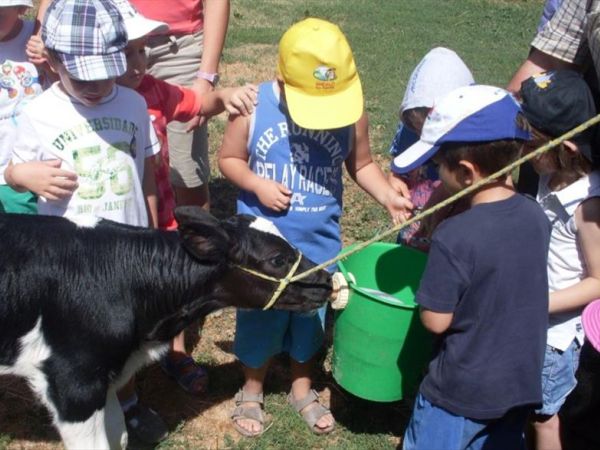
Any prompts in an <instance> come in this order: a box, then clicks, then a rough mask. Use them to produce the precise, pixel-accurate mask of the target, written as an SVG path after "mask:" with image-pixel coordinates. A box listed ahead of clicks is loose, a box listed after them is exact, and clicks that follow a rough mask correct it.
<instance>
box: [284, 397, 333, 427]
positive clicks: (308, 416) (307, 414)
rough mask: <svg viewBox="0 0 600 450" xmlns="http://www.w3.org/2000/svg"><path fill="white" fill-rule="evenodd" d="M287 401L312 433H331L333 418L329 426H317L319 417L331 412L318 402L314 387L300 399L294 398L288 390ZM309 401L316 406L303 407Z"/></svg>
mask: <svg viewBox="0 0 600 450" xmlns="http://www.w3.org/2000/svg"><path fill="white" fill-rule="evenodd" d="M287 401H288V403H289V404H290V405H292V406H293V407H294V409H295V410H296V412H298V413H299V414H300V416H301V417H302V418H303V419H304V421H305V422H306V423H307V425H308V426H309V427H310V429H311V431H312V432H313V433H315V434H328V433H331V432H332V431H333V429H334V428H335V419H334V422H333V423H332V424H331V426H329V427H327V428H320V427H319V426H317V422H318V421H319V419H320V418H321V417H323V416H324V415H326V414H331V411H329V410H328V409H327V408H325V407H324V406H323V405H322V404H321V403H320V402H319V394H318V393H317V391H315V390H314V389H311V390H310V392H309V393H308V395H307V396H306V397H304V398H303V399H302V400H295V399H294V396H293V395H292V393H291V392H290V393H289V394H288V397H287ZM311 403H316V406H314V407H312V408H310V409H309V410H306V409H305V408H306V407H307V406H308V405H310V404H311Z"/></svg>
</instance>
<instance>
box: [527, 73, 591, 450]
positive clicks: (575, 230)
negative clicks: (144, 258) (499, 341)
mask: <svg viewBox="0 0 600 450" xmlns="http://www.w3.org/2000/svg"><path fill="white" fill-rule="evenodd" d="M521 98H522V101H523V105H522V107H523V113H524V114H525V116H526V117H527V119H528V121H529V122H530V123H531V125H532V127H533V135H534V138H535V139H534V140H533V141H532V142H531V144H530V145H529V147H531V148H532V149H535V148H537V147H539V146H541V145H543V144H546V143H547V142H548V141H550V140H551V139H554V138H556V137H558V136H560V135H562V134H564V133H566V132H567V131H569V130H571V129H572V128H575V127H576V126H577V125H580V124H581V123H583V122H585V121H586V120H588V119H591V118H592V117H594V116H595V115H596V108H595V106H594V99H593V98H592V94H591V92H590V90H589V88H588V86H587V84H586V82H585V81H584V80H583V78H582V77H581V76H580V75H579V74H578V73H576V72H574V71H570V70H560V71H556V72H548V73H542V74H540V75H537V76H535V77H532V78H529V79H527V80H526V81H525V82H523V85H522V87H521ZM592 137H593V129H591V128H590V129H588V130H586V131H584V132H583V133H581V134H579V135H577V136H575V137H574V138H572V139H571V140H568V141H565V142H564V143H563V144H562V145H560V146H559V147H556V148H554V149H552V150H550V151H548V152H546V153H544V154H542V155H540V156H539V157H537V158H535V159H533V160H532V161H531V162H532V166H533V168H534V169H535V171H536V172H537V173H538V174H539V175H540V181H539V186H538V194H537V199H538V202H539V203H540V205H541V206H542V208H543V209H544V212H545V213H546V215H547V216H548V219H550V222H551V223H552V234H551V237H550V250H549V253H548V282H549V288H550V306H549V308H550V309H549V311H550V324H549V328H548V341H547V346H546V358H545V363H544V372H543V374H542V385H543V394H544V404H543V406H542V408H540V409H538V410H536V415H535V416H534V419H533V425H534V429H535V435H536V441H537V449H538V450H542V449H552V450H555V449H558V450H559V449H560V448H561V438H560V427H559V417H558V411H559V410H560V408H561V406H562V405H563V403H564V402H565V399H566V397H567V395H568V394H569V392H571V391H572V390H573V388H574V387H575V385H576V379H575V371H576V369H577V364H578V362H579V352H580V349H581V345H582V344H583V329H582V326H581V311H582V310H583V307H584V306H585V305H586V304H587V303H589V302H591V301H592V300H594V299H596V298H598V297H600V228H599V226H598V224H599V223H600V173H598V172H592V153H591V151H592V150H591V140H592Z"/></svg>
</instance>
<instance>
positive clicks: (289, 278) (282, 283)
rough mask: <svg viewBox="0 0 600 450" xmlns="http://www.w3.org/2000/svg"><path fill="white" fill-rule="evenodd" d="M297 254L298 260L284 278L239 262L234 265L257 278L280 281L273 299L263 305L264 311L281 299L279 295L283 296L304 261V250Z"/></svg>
mask: <svg viewBox="0 0 600 450" xmlns="http://www.w3.org/2000/svg"><path fill="white" fill-rule="evenodd" d="M297 255H298V256H297V257H296V261H294V264H292V267H291V268H290V270H289V272H288V273H287V275H286V276H285V277H284V278H276V277H272V276H270V275H267V274H264V273H261V272H258V271H257V270H253V269H249V268H248V267H244V266H240V265H238V264H236V265H235V266H234V267H236V268H238V269H240V270H243V271H244V272H247V273H249V274H251V275H254V276H255V277H257V278H261V279H263V280H268V281H273V282H274V283H279V285H278V286H277V288H276V289H275V291H274V292H273V295H272V296H271V299H270V300H269V301H268V302H267V304H266V305H265V306H264V307H263V311H266V310H267V309H270V308H272V307H273V305H274V304H275V303H276V302H277V300H279V297H280V296H281V294H282V293H283V291H284V290H285V288H286V287H287V285H288V284H290V283H291V282H292V277H293V276H294V274H295V273H296V270H298V266H299V265H300V261H302V252H301V251H297Z"/></svg>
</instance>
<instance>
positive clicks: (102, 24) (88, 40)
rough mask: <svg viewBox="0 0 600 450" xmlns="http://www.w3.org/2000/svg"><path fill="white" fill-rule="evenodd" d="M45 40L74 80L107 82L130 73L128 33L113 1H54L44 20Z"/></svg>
mask: <svg viewBox="0 0 600 450" xmlns="http://www.w3.org/2000/svg"><path fill="white" fill-rule="evenodd" d="M42 39H43V41H44V45H45V46H46V47H47V48H49V49H51V50H54V51H55V52H56V53H57V54H58V56H59V58H60V60H61V62H62V63H63V64H64V66H65V69H66V70H67V72H69V74H70V75H71V76H72V77H73V78H75V79H78V80H85V81H94V80H108V79H112V78H117V77H119V76H121V75H123V74H124V73H125V71H126V69H127V62H126V58H125V53H124V52H123V49H124V48H125V46H126V45H127V32H126V30H125V25H124V24H123V18H122V17H121V14H120V13H119V11H118V9H117V8H116V7H115V6H114V5H113V4H112V2H111V1H110V0H55V1H53V2H52V3H51V4H50V6H49V7H48V10H47V11H46V15H45V17H44V23H43V25H42Z"/></svg>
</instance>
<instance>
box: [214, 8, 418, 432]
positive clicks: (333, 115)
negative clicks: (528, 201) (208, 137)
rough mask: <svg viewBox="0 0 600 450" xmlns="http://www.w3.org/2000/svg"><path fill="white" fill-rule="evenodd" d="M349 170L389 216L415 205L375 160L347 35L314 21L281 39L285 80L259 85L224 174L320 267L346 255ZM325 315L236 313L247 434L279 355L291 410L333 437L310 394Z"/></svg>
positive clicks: (257, 426)
mask: <svg viewBox="0 0 600 450" xmlns="http://www.w3.org/2000/svg"><path fill="white" fill-rule="evenodd" d="M343 163H345V165H346V168H347V169H348V172H349V173H350V176H351V177H352V178H353V179H354V180H355V181H356V182H357V184H358V185H359V186H361V187H362V188H363V189H364V190H365V191H367V192H368V193H369V194H371V195H372V196H373V197H374V198H375V199H376V200H377V201H378V202H379V203H380V204H382V205H384V206H385V207H386V208H387V209H388V211H389V212H390V213H391V215H392V217H394V218H396V219H397V220H400V219H402V218H405V217H406V216H407V215H408V212H407V207H410V202H409V201H408V200H406V199H404V198H402V197H401V196H400V195H399V194H397V193H396V192H395V191H394V189H392V187H391V186H390V185H389V184H388V183H387V181H386V179H385V176H384V175H383V173H382V172H381V170H380V169H379V167H378V166H377V165H376V164H375V163H374V162H373V161H372V159H371V155H370V149H369V143H368V133H367V119H366V116H365V115H364V113H363V97H362V88H361V84H360V80H359V77H358V73H357V72H356V67H355V64H354V60H353V57H352V51H351V49H350V47H349V45H348V42H347V41H346V38H345V37H344V35H343V34H342V32H341V31H340V29H339V28H338V27H337V26H335V25H334V24H332V23H329V22H326V21H324V20H320V19H314V18H309V19H306V20H303V21H301V22H298V23H297V24H295V25H293V26H292V27H291V28H290V29H288V30H287V31H286V32H285V34H284V35H283V37H282V39H281V41H280V43H279V65H278V79H277V81H269V82H266V83H263V84H261V85H260V86H259V93H258V106H257V108H256V110H255V112H254V114H253V115H252V117H251V118H250V119H249V118H246V117H243V116H237V117H235V118H233V119H231V120H230V121H229V123H228V125H227V128H226V129H225V135H224V138H223V144H222V146H221V149H220V152H219V167H220V169H221V171H222V172H223V174H224V175H225V176H226V177H227V178H228V179H230V180H231V181H232V182H233V183H234V184H235V185H236V186H238V187H239V188H240V189H241V190H242V191H241V193H240V197H239V199H238V212H240V213H249V214H253V215H258V216H263V217H267V218H269V219H270V220H272V221H273V222H274V223H275V225H276V226H277V227H278V228H279V230H281V232H282V234H283V235H284V237H285V238H286V239H288V240H289V241H290V242H291V243H292V244H293V245H295V246H297V247H298V249H299V250H300V251H302V252H303V253H304V254H305V255H306V256H307V257H309V258H310V259H312V260H313V261H316V262H320V261H325V260H327V259H329V258H331V257H334V256H335V255H336V254H337V253H338V252H339V251H340V248H341V241H340V229H339V220H340V215H341V212H342V188H343V187H342V165H343ZM274 256H276V255H274ZM272 263H273V264H278V262H277V259H276V258H274V260H273V262H272ZM265 264H271V262H269V261H265ZM324 314H325V311H324V309H322V310H320V311H319V314H318V315H317V314H313V315H300V314H294V313H289V312H286V311H258V312H252V311H246V310H238V313H237V327H236V336H235V343H234V351H235V354H236V356H237V357H238V358H239V359H240V361H241V362H242V364H243V366H244V367H243V369H244V375H245V379H246V381H245V384H244V386H243V387H242V389H240V391H239V392H238V393H237V394H236V396H235V401H236V408H235V410H234V411H233V414H232V420H233V424H234V426H235V428H236V429H237V430H238V431H239V432H240V433H241V434H243V435H246V436H257V435H259V434H261V433H262V432H263V430H264V415H263V411H262V403H263V383H264V378H265V374H266V371H267V368H268V363H269V359H270V358H271V356H273V355H275V354H277V353H279V352H282V351H286V352H288V353H289V354H290V359H291V371H292V387H291V392H290V394H289V396H288V401H289V403H290V404H291V405H292V406H293V407H294V408H295V409H296V411H298V412H300V414H301V416H302V417H303V418H304V420H305V421H306V422H307V424H308V425H309V427H310V428H311V430H312V431H314V432H315V433H319V434H322V433H329V432H331V431H332V430H333V428H334V423H335V422H334V419H333V416H332V415H331V413H330V412H329V411H328V410H327V409H326V408H325V407H324V406H322V405H321V404H320V403H319V400H318V396H317V394H316V392H315V391H313V390H311V369H312V360H313V356H314V355H315V353H316V352H317V351H318V349H319V348H320V346H321V344H322V342H323V319H324Z"/></svg>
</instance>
